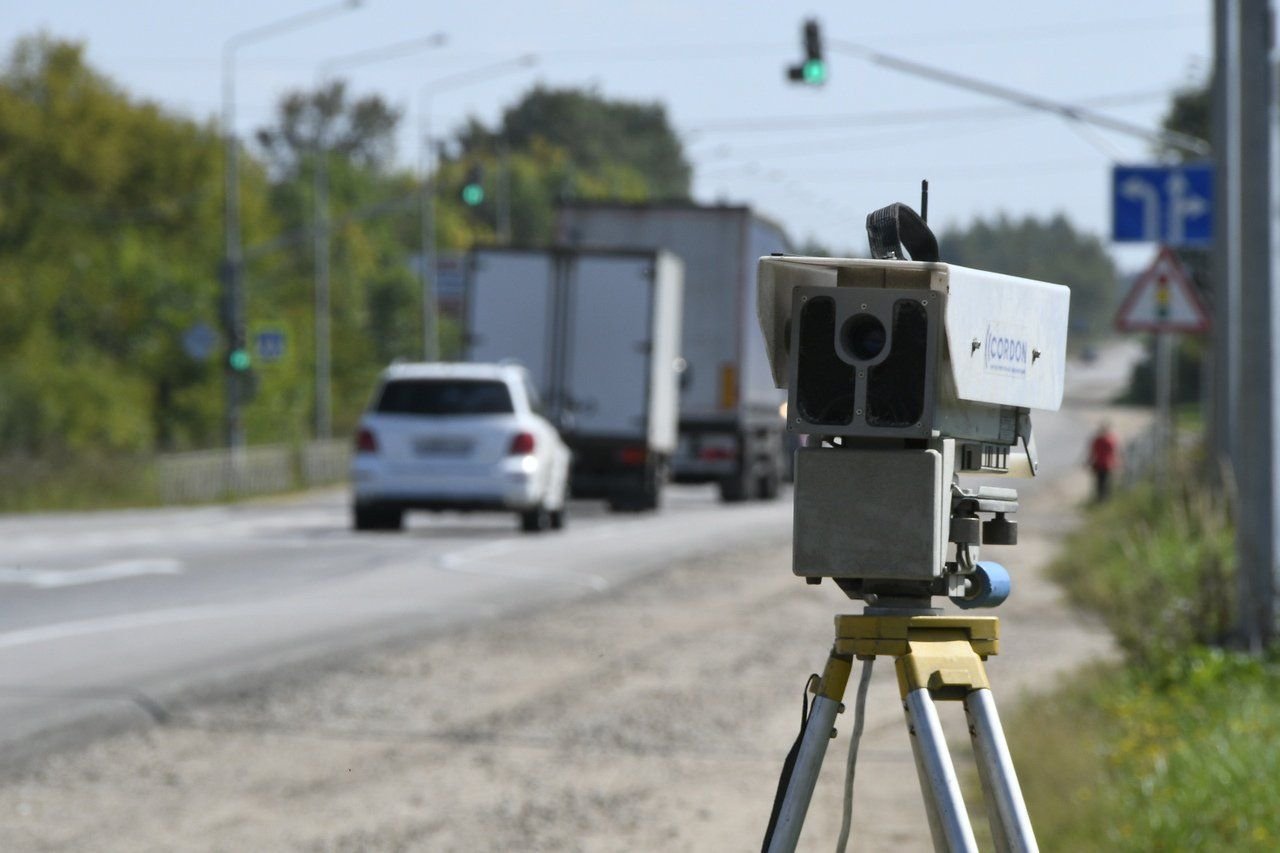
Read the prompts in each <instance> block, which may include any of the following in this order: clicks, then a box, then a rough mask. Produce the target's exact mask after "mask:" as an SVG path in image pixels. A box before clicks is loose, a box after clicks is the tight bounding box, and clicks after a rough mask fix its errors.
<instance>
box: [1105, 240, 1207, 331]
mask: <svg viewBox="0 0 1280 853" xmlns="http://www.w3.org/2000/svg"><path fill="white" fill-rule="evenodd" d="M1116 328H1117V329H1119V330H1120V331H1122V332H1203V331H1206V330H1207V329H1208V328H1209V313H1208V312H1207V311H1205V308H1204V303H1203V302H1201V301H1200V294H1199V293H1197V292H1196V287H1195V285H1194V284H1192V283H1191V278H1190V277H1189V276H1188V275H1187V272H1186V270H1185V269H1183V267H1182V262H1181V261H1179V260H1178V256H1177V255H1176V254H1175V253H1174V251H1173V249H1170V248H1169V247H1168V246H1161V247H1160V252H1159V253H1158V254H1157V255H1156V259H1155V260H1154V261H1152V262H1151V266H1149V267H1147V269H1146V270H1145V271H1144V272H1143V273H1142V274H1141V275H1139V276H1138V277H1137V278H1136V279H1134V282H1133V287H1132V288H1131V289H1130V290H1129V295H1128V296H1126V297H1125V298H1124V303H1123V304H1122V305H1121V306H1120V310H1119V311H1118V312H1116Z"/></svg>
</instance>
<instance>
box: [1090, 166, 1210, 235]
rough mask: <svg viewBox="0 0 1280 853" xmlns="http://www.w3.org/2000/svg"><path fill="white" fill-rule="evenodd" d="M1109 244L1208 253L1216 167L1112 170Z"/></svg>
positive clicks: (1148, 167)
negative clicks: (1153, 245)
mask: <svg viewBox="0 0 1280 853" xmlns="http://www.w3.org/2000/svg"><path fill="white" fill-rule="evenodd" d="M1111 239H1113V240H1115V241H1116V242H1118V243H1163V244H1164V245H1166V246H1174V247H1176V248H1187V249H1190V248H1207V247H1208V246H1209V244H1210V243H1211V242H1212V240H1213V165H1212V164H1210V163H1182V164H1177V165H1173V164H1171V165H1167V166H1115V167H1113V169H1112V171H1111Z"/></svg>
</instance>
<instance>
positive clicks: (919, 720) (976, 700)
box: [766, 608, 1038, 853]
mask: <svg viewBox="0 0 1280 853" xmlns="http://www.w3.org/2000/svg"><path fill="white" fill-rule="evenodd" d="M869 610H870V609H869ZM886 610H888V609H887V608H883V609H877V610H875V611H871V612H868V613H866V614H864V615H860V616H837V617H836V639H835V644H834V646H833V647H832V649H831V654H830V655H829V656H828V658H827V665H826V668H825V669H824V670H823V674H822V678H821V679H820V680H819V681H818V683H817V685H816V687H815V688H813V692H814V693H815V696H814V700H813V707H812V710H811V711H810V713H809V716H808V718H807V719H806V721H805V724H804V728H803V730H802V733H801V736H800V739H799V740H798V741H797V744H798V749H797V750H796V752H795V760H794V763H793V764H792V765H791V768H790V774H789V776H787V775H786V774H785V772H784V779H783V782H782V783H781V785H780V790H779V794H780V803H779V805H778V806H777V807H776V809H775V813H774V819H773V820H772V821H771V823H770V828H769V835H767V836H766V845H767V846H766V849H767V850H768V851H769V853H781V851H793V850H795V847H796V843H797V842H798V841H799V838H800V828H801V826H802V825H803V824H804V818H805V813H806V812H807V811H808V808H809V801H810V799H811V798H812V796H813V790H814V787H815V786H816V785H817V782H818V771H819V770H820V769H821V768H822V759H823V756H824V755H825V753H826V751H827V742H828V741H829V740H830V739H831V738H832V737H834V736H835V730H834V729H833V725H834V724H835V719H836V714H837V713H839V712H840V711H842V710H844V706H843V705H842V704H841V702H842V699H843V697H844V691H845V686H846V684H847V683H848V681H849V672H850V669H851V667H852V665H853V658H855V657H857V658H859V659H860V660H870V659H874V658H875V657H876V656H878V655H888V656H892V657H893V658H894V661H895V665H896V669H897V673H898V688H899V690H900V692H901V694H902V706H903V710H904V711H905V712H906V717H907V729H908V731H909V732H910V734H911V750H912V753H913V754H914V756H915V763H916V771H917V773H918V774H919V777H920V789H921V792H922V793H923V795H924V802H925V810H926V812H927V813H928V818H929V830H930V832H931V833H932V835H933V846H934V848H935V849H937V850H946V851H977V849H978V848H977V843H976V842H975V841H974V837H973V828H972V826H970V824H969V815H968V812H966V811H965V807H964V802H963V800H962V799H961V795H960V785H959V782H958V781H957V780H956V773H955V768H954V767H953V766H952V763H951V755H950V754H949V752H948V751H947V744H946V740H945V738H944V736H943V733H942V725H941V723H940V722H939V720H938V712H937V709H936V708H935V707H934V700H940V701H946V700H951V701H962V702H964V709H965V715H966V717H967V718H968V721H969V734H970V735H971V736H972V739H973V748H974V754H975V756H976V758H977V764H978V775H979V777H980V778H981V781H982V792H983V799H984V800H985V802H986V806H987V818H988V821H989V822H990V825H991V834H992V836H993V837H994V839H995V844H996V849H997V850H999V851H1002V853H1003V851H1015V852H1016V853H1022V851H1036V850H1037V849H1038V848H1037V846H1036V840H1035V835H1034V833H1033V831H1032V829H1031V821H1030V819H1029V818H1028V817H1027V809H1026V806H1025V805H1024V803H1023V801H1022V791H1021V789H1020V788H1019V787H1018V779H1017V776H1016V774H1015V773H1014V769H1013V762H1012V761H1011V759H1010V757H1009V748H1008V745H1007V744H1006V743H1005V739H1004V731H1003V730H1002V729H1001V727H1000V718H999V716H998V715H997V713H996V705H995V700H994V699H993V698H992V696H991V686H990V683H989V682H988V681H987V673H986V668H985V667H984V666H983V661H984V660H985V659H986V658H987V656H989V655H994V654H996V653H997V651H998V650H999V620H998V619H996V618H995V617H994V616H979V617H968V616H960V617H951V616H917V615H901V614H894V613H893V612H892V611H888V612H886Z"/></svg>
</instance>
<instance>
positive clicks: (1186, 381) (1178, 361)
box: [1117, 335, 1208, 406]
mask: <svg viewBox="0 0 1280 853" xmlns="http://www.w3.org/2000/svg"><path fill="white" fill-rule="evenodd" d="M1207 344H1208V342H1207V341H1205V340H1204V339H1203V338H1199V337H1195V336H1193V335H1179V336H1178V338H1177V340H1176V343H1175V344H1174V346H1173V402H1174V403H1175V404H1186V403H1194V402H1197V401H1198V400H1199V399H1200V391H1201V386H1200V381H1201V374H1200V371H1201V368H1202V366H1203V365H1204V360H1205V350H1206V348H1207ZM1155 399H1156V369H1155V347H1154V346H1150V347H1148V349H1147V354H1146V357H1145V358H1143V359H1142V361H1140V362H1138V363H1137V364H1135V365H1134V367H1133V373H1132V375H1131V376H1130V377H1129V387H1128V388H1127V389H1125V392H1124V394H1123V395H1122V396H1121V397H1120V399H1119V400H1118V401H1117V402H1120V403H1127V404H1131V405H1143V406H1152V405H1155Z"/></svg>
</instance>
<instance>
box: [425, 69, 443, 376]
mask: <svg viewBox="0 0 1280 853" xmlns="http://www.w3.org/2000/svg"><path fill="white" fill-rule="evenodd" d="M430 116H431V102H430V100H428V96H427V95H426V94H425V93H424V94H423V95H422V120H421V121H422V127H421V133H422V198H421V222H422V234H421V241H422V246H421V250H420V251H421V252H422V358H423V360H424V361H435V360H436V359H438V358H439V357H440V345H439V331H438V326H437V324H436V321H437V319H438V318H437V316H436V315H437V311H436V287H435V284H436V164H437V158H436V149H435V145H434V144H433V140H432V139H431V118H430Z"/></svg>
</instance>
